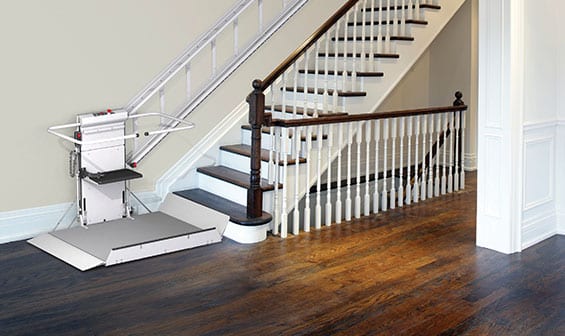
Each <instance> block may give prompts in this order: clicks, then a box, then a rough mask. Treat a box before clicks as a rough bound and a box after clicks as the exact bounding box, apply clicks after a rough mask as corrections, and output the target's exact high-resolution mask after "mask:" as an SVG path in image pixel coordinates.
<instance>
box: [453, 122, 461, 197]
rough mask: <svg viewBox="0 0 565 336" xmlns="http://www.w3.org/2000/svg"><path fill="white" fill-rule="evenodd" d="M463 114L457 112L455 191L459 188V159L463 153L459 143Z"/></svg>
mask: <svg viewBox="0 0 565 336" xmlns="http://www.w3.org/2000/svg"><path fill="white" fill-rule="evenodd" d="M460 116H461V114H460V113H459V111H457V112H455V174H454V176H453V179H454V186H453V189H454V190H455V191H458V190H459V182H460V180H459V159H460V153H461V150H460V148H461V146H460V145H459V130H460V129H461V123H460V121H461V117H460Z"/></svg>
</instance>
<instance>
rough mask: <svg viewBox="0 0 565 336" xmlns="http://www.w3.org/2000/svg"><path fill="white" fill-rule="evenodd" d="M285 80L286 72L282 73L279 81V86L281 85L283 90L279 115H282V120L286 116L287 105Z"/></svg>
mask: <svg viewBox="0 0 565 336" xmlns="http://www.w3.org/2000/svg"><path fill="white" fill-rule="evenodd" d="M286 78H287V75H286V72H283V74H282V79H281V84H282V88H283V90H282V97H281V106H282V108H281V111H282V113H281V114H282V115H283V118H284V119H286V118H287V115H286V104H287V102H286V101H287V97H286V88H287V84H286Z"/></svg>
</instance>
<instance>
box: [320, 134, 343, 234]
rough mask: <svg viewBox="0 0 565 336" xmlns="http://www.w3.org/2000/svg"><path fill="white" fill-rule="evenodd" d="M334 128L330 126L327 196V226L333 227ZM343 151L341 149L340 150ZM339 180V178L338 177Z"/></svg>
mask: <svg viewBox="0 0 565 336" xmlns="http://www.w3.org/2000/svg"><path fill="white" fill-rule="evenodd" d="M332 131H333V127H332V125H331V124H330V125H328V143H327V145H328V170H327V172H326V175H327V184H328V188H327V196H326V226H330V225H332V194H331V190H332V189H331V188H330V186H331V184H332V147H333V132H332ZM318 136H319V137H320V139H319V141H320V142H322V138H321V137H322V134H318ZM340 149H341V148H340ZM338 179H339V176H338Z"/></svg>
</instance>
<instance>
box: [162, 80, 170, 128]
mask: <svg viewBox="0 0 565 336" xmlns="http://www.w3.org/2000/svg"><path fill="white" fill-rule="evenodd" d="M159 108H160V112H161V113H163V114H166V113H167V111H166V110H165V88H164V87H162V88H160V89H159ZM160 119H161V120H160V123H161V125H163V126H164V125H166V124H167V123H168V122H170V120H169V119H166V118H163V117H161V118H160Z"/></svg>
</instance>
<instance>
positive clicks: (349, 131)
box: [345, 123, 353, 221]
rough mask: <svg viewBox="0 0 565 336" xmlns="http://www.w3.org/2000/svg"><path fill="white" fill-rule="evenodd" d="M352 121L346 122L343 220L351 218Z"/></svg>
mask: <svg viewBox="0 0 565 336" xmlns="http://www.w3.org/2000/svg"><path fill="white" fill-rule="evenodd" d="M352 127H353V125H352V123H348V124H347V191H346V196H345V220H346V221H350V220H351V142H352V140H353V139H352V138H353V134H352V133H353V131H352Z"/></svg>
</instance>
